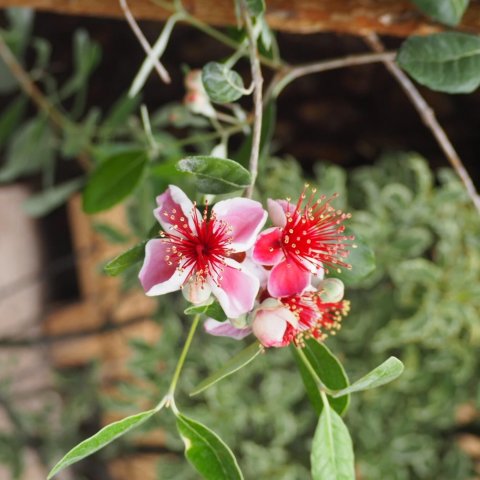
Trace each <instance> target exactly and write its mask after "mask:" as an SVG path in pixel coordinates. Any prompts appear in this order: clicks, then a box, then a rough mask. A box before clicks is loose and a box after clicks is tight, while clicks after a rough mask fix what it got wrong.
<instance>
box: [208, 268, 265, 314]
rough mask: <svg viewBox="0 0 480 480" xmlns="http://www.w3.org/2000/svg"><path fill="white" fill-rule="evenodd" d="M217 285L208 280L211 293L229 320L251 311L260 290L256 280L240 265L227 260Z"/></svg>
mask: <svg viewBox="0 0 480 480" xmlns="http://www.w3.org/2000/svg"><path fill="white" fill-rule="evenodd" d="M226 262H227V264H226V265H225V267H224V270H223V272H222V277H221V279H219V280H218V283H219V285H217V284H216V283H215V282H214V281H213V280H212V279H209V284H210V287H211V288H212V292H213V294H214V295H215V297H217V300H218V301H219V303H220V305H221V306H222V308H223V311H224V312H225V313H226V315H227V317H229V318H237V317H239V316H240V315H243V314H244V313H247V312H249V311H250V310H252V309H253V305H254V302H255V297H256V296H257V293H258V290H259V288H260V283H259V281H258V279H257V278H256V277H255V276H254V275H252V274H251V273H250V272H248V271H247V270H242V269H241V266H240V264H238V263H237V262H235V261H233V260H231V259H227V260H226Z"/></svg>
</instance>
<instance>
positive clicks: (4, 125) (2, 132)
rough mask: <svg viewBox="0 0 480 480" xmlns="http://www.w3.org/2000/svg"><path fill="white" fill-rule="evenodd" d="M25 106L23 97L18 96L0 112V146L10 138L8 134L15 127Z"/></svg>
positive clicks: (25, 101)
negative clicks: (0, 113)
mask: <svg viewBox="0 0 480 480" xmlns="http://www.w3.org/2000/svg"><path fill="white" fill-rule="evenodd" d="M26 107H27V100H26V98H25V97H23V96H21V97H18V98H17V99H16V100H13V101H12V102H11V103H10V104H9V105H8V106H7V107H6V108H5V110H4V111H3V112H2V115H1V116H0V147H2V146H3V145H4V144H5V143H6V142H7V141H8V139H9V138H10V135H12V133H13V132H14V131H15V129H16V128H17V125H18V123H19V122H20V121H21V119H22V117H23V114H24V113H25V110H26Z"/></svg>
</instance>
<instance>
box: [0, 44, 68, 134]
mask: <svg viewBox="0 0 480 480" xmlns="http://www.w3.org/2000/svg"><path fill="white" fill-rule="evenodd" d="M0 57H1V58H2V60H3V61H4V63H5V64H6V65H7V67H8V68H9V70H10V72H11V73H12V75H13V76H14V77H15V79H16V80H17V81H18V83H19V85H20V87H21V88H22V90H23V91H24V92H25V94H26V95H28V97H30V98H31V99H32V101H33V103H35V105H36V106H37V107H38V108H39V110H41V111H43V112H45V113H46V114H47V116H48V117H49V118H50V120H51V121H52V123H53V124H55V126H56V127H57V128H59V129H61V130H63V129H64V128H65V125H66V124H67V123H69V120H68V119H67V118H66V117H65V116H64V115H63V114H62V113H61V112H60V111H58V110H57V109H56V108H55V107H54V106H53V105H52V104H51V103H50V101H49V100H48V99H47V98H46V97H45V95H43V93H42V92H41V91H40V89H39V88H38V87H37V86H36V85H35V84H34V83H33V81H32V79H31V78H30V76H29V75H28V73H27V72H26V71H25V70H24V68H23V67H22V65H21V64H20V62H19V61H18V60H17V59H16V57H15V55H14V54H13V53H12V51H11V50H10V47H9V46H8V45H7V44H6V42H5V40H4V38H3V36H2V35H0Z"/></svg>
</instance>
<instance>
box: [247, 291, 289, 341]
mask: <svg viewBox="0 0 480 480" xmlns="http://www.w3.org/2000/svg"><path fill="white" fill-rule="evenodd" d="M252 316H253V321H252V331H253V334H254V335H255V336H256V337H257V338H258V340H259V341H260V343H261V344H262V345H263V346H265V347H282V346H284V345H285V344H286V343H285V340H284V336H285V334H286V333H287V329H288V326H289V325H291V326H292V327H294V328H296V327H297V324H298V320H297V318H296V317H295V315H294V314H293V313H292V312H291V311H290V310H289V309H288V308H287V307H285V306H284V305H283V304H282V303H281V302H280V301H279V300H277V299H274V298H267V299H266V300H264V301H263V302H262V303H261V304H260V306H259V307H258V308H257V309H255V311H254V312H253V314H252Z"/></svg>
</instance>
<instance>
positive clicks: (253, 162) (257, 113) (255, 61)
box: [241, 0, 263, 198]
mask: <svg viewBox="0 0 480 480" xmlns="http://www.w3.org/2000/svg"><path fill="white" fill-rule="evenodd" d="M241 9H242V16H243V20H244V22H245V27H246V30H247V36H248V45H249V52H250V64H251V70H252V82H253V85H254V89H253V110H254V119H253V133H252V151H251V153H250V164H249V170H250V175H251V176H252V180H251V182H250V185H249V186H248V188H247V191H246V196H247V198H252V195H253V189H254V187H255V181H256V180H257V173H258V157H259V155H260V139H261V136H262V117H263V102H262V88H263V77H262V68H261V66H260V59H259V58H258V51H257V38H256V36H255V32H254V30H253V24H252V19H251V17H250V14H249V12H248V8H247V4H246V1H245V0H241Z"/></svg>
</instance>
